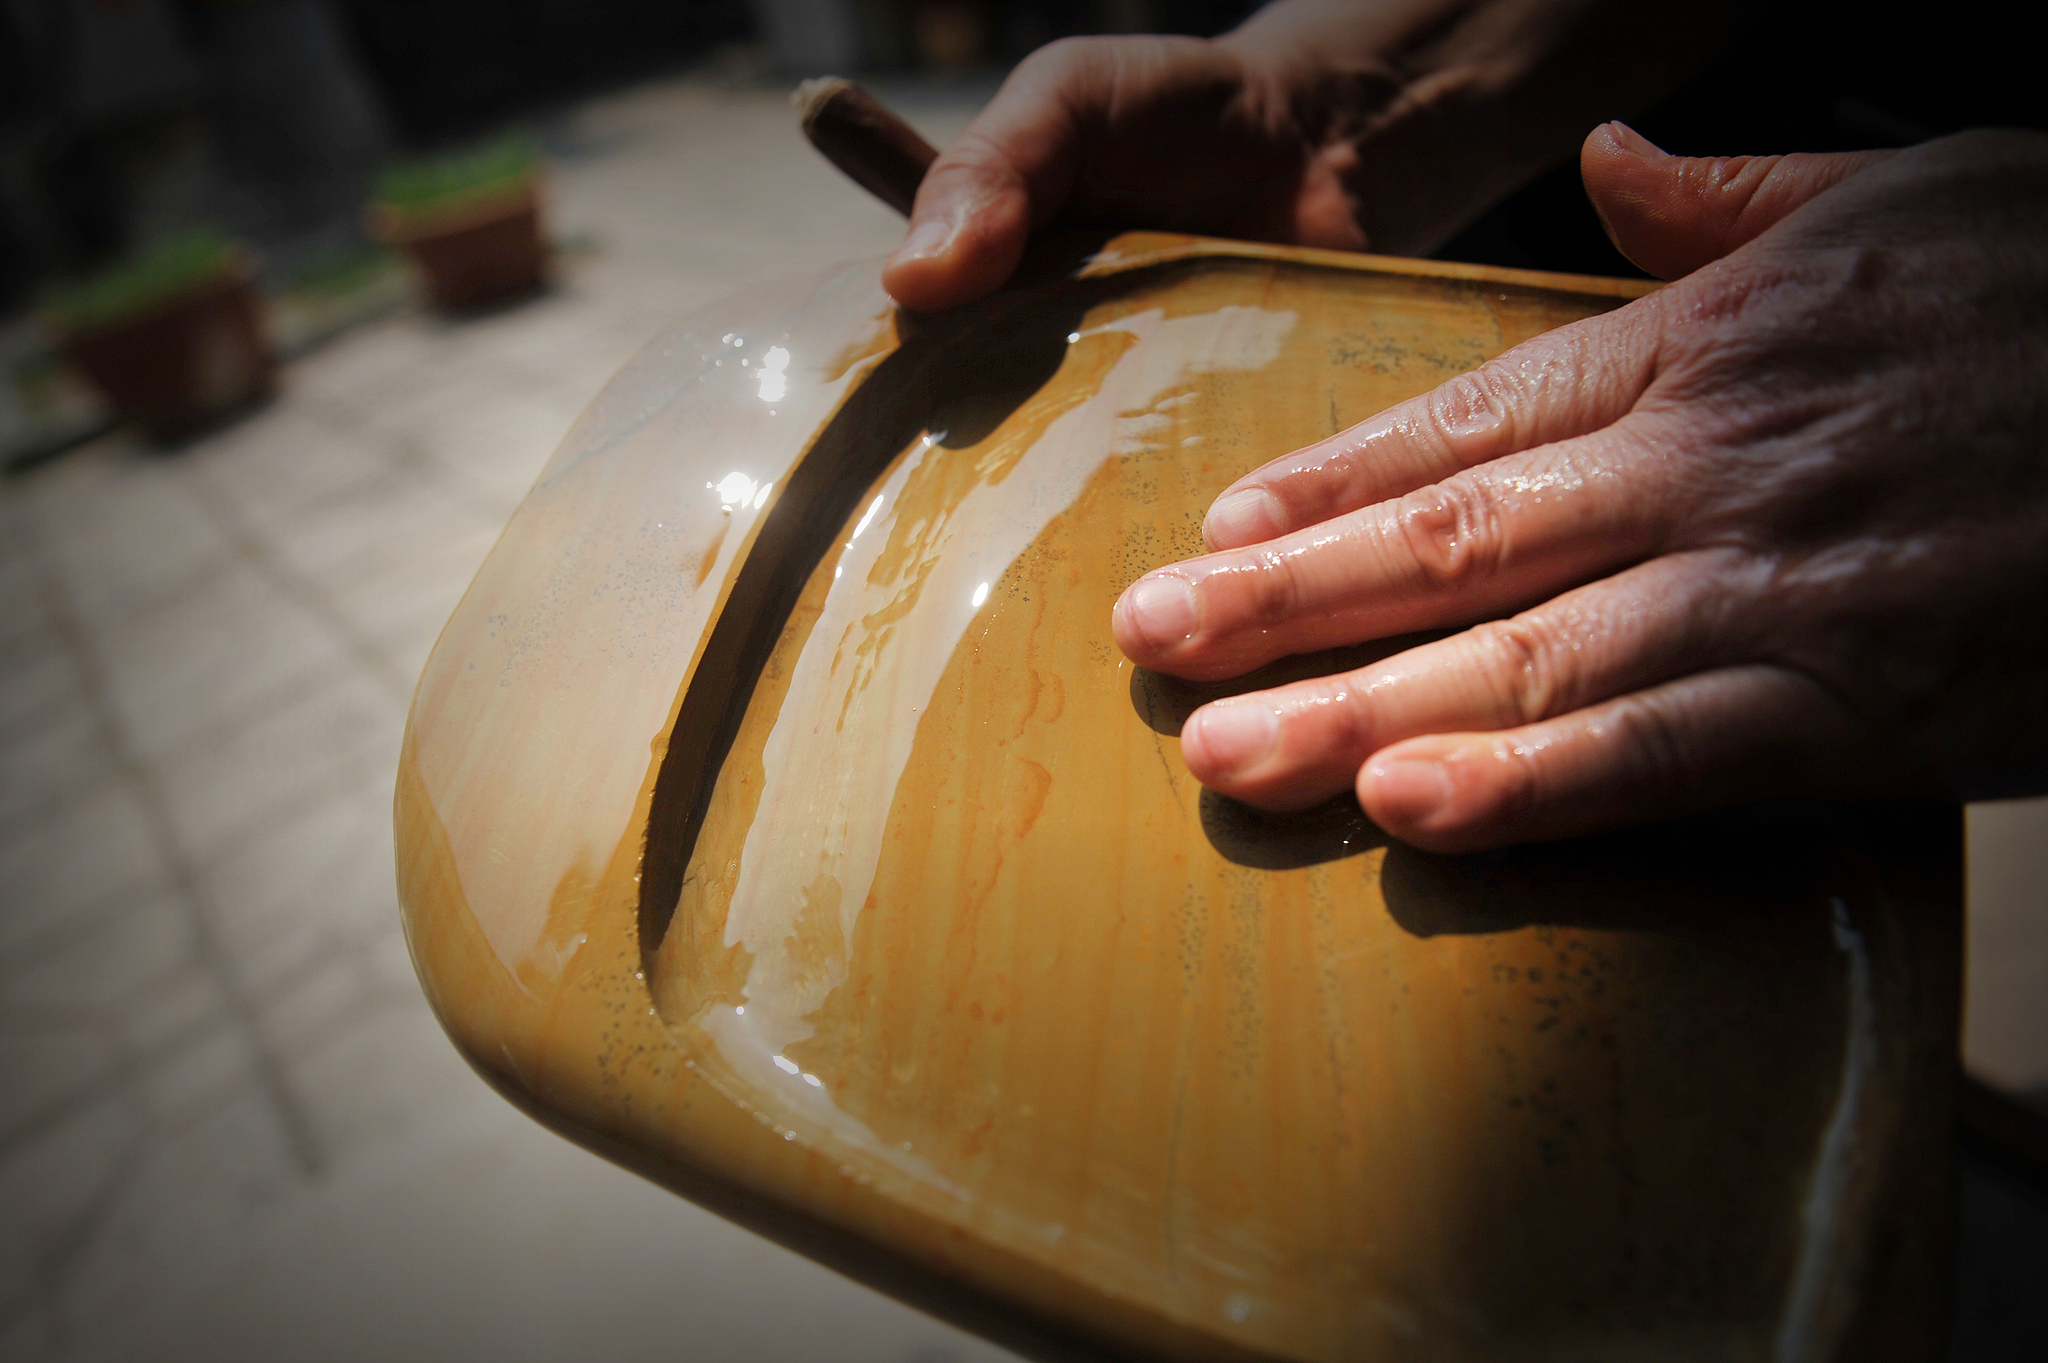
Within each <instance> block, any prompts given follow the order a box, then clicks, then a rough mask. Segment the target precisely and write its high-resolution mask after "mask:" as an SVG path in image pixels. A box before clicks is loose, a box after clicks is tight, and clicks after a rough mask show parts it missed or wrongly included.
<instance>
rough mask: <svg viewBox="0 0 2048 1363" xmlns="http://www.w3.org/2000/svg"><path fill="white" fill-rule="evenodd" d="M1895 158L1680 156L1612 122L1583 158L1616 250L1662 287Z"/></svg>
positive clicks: (1867, 154) (1590, 141) (1582, 168)
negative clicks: (1663, 281) (1862, 172)
mask: <svg viewBox="0 0 2048 1363" xmlns="http://www.w3.org/2000/svg"><path fill="white" fill-rule="evenodd" d="M1892 155H1894V153H1892V152H1889V151H1852V152H1835V153H1795V154H1793V155H1790V156H1691V157H1688V156H1672V155H1670V154H1669V153H1667V152H1664V151H1662V150H1660V149H1659V148H1658V147H1656V146H1655V145H1654V144H1652V143H1651V142H1650V141H1649V140H1648V139H1647V138H1645V137H1643V136H1642V135H1641V134H1640V133H1637V132H1636V131H1635V130H1634V129H1632V128H1630V127H1628V126H1627V125H1626V124H1623V123H1603V124H1601V125H1600V126H1599V127H1597V128H1595V129H1593V131H1592V133H1591V134H1590V135H1589V136H1588V137H1587V138H1586V143H1585V145H1584V146H1583V147H1582V148H1580V150H1579V173H1580V174H1581V175H1582V176H1583V177H1584V178H1585V181H1586V195H1587V197H1588V198H1590V199H1592V201H1593V211H1594V212H1596V213H1598V214H1599V215H1600V221H1601V223H1602V224H1603V225H1604V226H1605V227H1606V228H1607V235H1608V237H1609V238H1610V239H1612V241H1613V242H1614V245H1615V248H1616V249H1617V250H1619V251H1620V252H1621V253H1622V254H1623V255H1625V256H1627V257H1628V258H1629V259H1630V260H1632V261H1634V262H1635V263H1636V264H1637V265H1639V266H1641V267H1642V268H1643V269H1645V270H1647V271H1649V272H1650V273H1651V274H1653V275H1655V276H1657V277H1658V278H1659V279H1676V278H1678V277H1679V276H1680V275H1684V274H1690V273H1692V272H1693V271H1694V270H1697V269H1698V268H1699V267H1700V266H1702V265H1705V264H1708V263H1709V262H1711V261H1716V260H1719V259H1720V258H1721V257H1722V256H1725V255H1727V254H1728V253H1729V252H1730V251H1733V250H1734V249H1735V248H1736V247H1738V246H1741V245H1743V244H1744V243H1745V242H1748V241H1750V240H1752V239H1753V238H1755V237H1757V236H1760V235H1761V234H1762V233H1763V232H1764V231H1765V230H1766V229H1768V228H1769V227H1771V226H1772V225H1773V224H1775V223H1777V222H1778V221H1779V220H1780V219H1782V218H1784V217H1785V216H1786V215H1788V214H1789V213H1791V212H1792V211H1793V210H1794V209H1796V208H1798V207H1799V206H1800V205H1801V204H1804V203H1805V202H1806V201H1807V200H1809V199H1812V198H1814V197H1816V196H1818V195H1820V194H1822V193H1824V192H1826V191H1827V190H1829V189H1831V188H1833V187H1834V186H1835V185H1838V184H1840V183H1841V182H1842V181H1843V180H1846V179H1848V178H1849V177H1850V176H1851V175H1854V174H1855V173H1856V172H1858V171H1860V170H1862V169H1864V168H1865V167H1867V166H1873V165H1876V164H1877V163H1878V162H1880V161H1883V160H1886V159H1888V158H1889V157H1891V156H1892Z"/></svg>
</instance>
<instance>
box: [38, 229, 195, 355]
mask: <svg viewBox="0 0 2048 1363" xmlns="http://www.w3.org/2000/svg"><path fill="white" fill-rule="evenodd" d="M235 254H236V253H235V244H234V243H233V242H232V241H230V240H228V239H227V238H226V237H224V236H222V235H221V234H220V233H218V232H214V231H211V230H209V229H206V228H194V229H193V230H191V231H188V232H181V233H179V234H178V235H176V236H172V237H166V238H164V239H162V240H161V241H158V242H157V243H155V244H154V245H152V246H149V247H147V248H145V249H144V250H142V251H139V252H137V253H136V254H135V255H132V256H130V257H129V258H128V259H126V260H123V261H121V262H120V263H118V264H116V265H113V266H110V267H108V268H107V269H104V270H102V271H100V272H99V273H98V274H95V275H92V276H91V277H89V278H86V279H82V280H79V281H77V282H76V283H73V284H69V285H63V286H60V287H59V288H57V289H55V290H54V291H52V292H51V294H50V295H49V297H48V298H47V299H46V300H45V301H44V303H43V314H44V316H45V317H47V318H48V319H49V320H50V321H51V322H52V323H53V324H55V326H56V327H57V328H58V329H59V330H61V331H64V332H67V333H73V334H75V333H78V332H83V331H90V330H92V329H93V328H95V327H101V326H105V325H107V324H108V323H110V322H118V321H121V320H123V319H125V318H129V317H136V316H140V315H142V314H143V313H147V312H150V311H152V310H153V309H155V308H157V307H159V306H161V305H162V304H164V303H166V302H168V301H169V300H171V299H173V298H176V297H177V296H178V295H180V294H183V293H188V292H190V291H191V290H192V289H193V288H194V287H195V286H197V285H200V284H204V283H207V282H208V281H210V280H213V279H216V278H218V277H220V276H221V275H222V274H224V273H226V271H227V270H228V269H229V268H230V266H231V265H232V264H233V262H234V260H235Z"/></svg>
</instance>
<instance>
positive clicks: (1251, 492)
mask: <svg viewBox="0 0 2048 1363" xmlns="http://www.w3.org/2000/svg"><path fill="white" fill-rule="evenodd" d="M1280 524H1281V521H1280V503H1279V500H1278V499H1277V498H1275V497H1274V496H1273V494H1272V493H1270V492H1267V491H1266V490H1265V489H1264V488H1256V487H1248V488H1245V489H1244V490H1243V491H1241V492H1230V493H1226V494H1224V495H1223V496H1221V497H1218V498H1217V499H1216V504H1215V505H1214V506H1212V507H1210V508H1209V515H1208V518H1207V523H1206V524H1205V525H1204V526H1203V527H1202V528H1203V530H1204V532H1205V533H1206V534H1207V535H1208V537H1209V542H1210V543H1211V544H1226V545H1231V546H1233V547H1234V546H1237V545H1240V544H1257V543H1258V542H1259V541H1261V540H1269V539H1271V538H1273V536H1275V535H1277V534H1279V533H1280Z"/></svg>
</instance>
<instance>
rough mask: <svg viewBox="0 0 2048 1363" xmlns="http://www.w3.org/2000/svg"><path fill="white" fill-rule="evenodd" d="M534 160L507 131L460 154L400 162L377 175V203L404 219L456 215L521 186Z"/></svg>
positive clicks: (522, 137)
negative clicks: (456, 212) (455, 212)
mask: <svg viewBox="0 0 2048 1363" xmlns="http://www.w3.org/2000/svg"><path fill="white" fill-rule="evenodd" d="M539 159H540V154H539V149H538V148H537V147H535V145H534V142H533V139H532V138H531V137H529V136H527V135H526V134H524V133H507V134H505V135H504V136H502V137H497V138H494V139H492V140H491V141H489V142H485V143H483V144H481V145H479V146H474V147H469V148H466V149H464V150H461V151H455V152H449V153H445V154H443V155H439V156H428V157H420V158H416V159H414V160H409V161H400V162H398V163H396V164H394V165H392V166H389V167H387V168H386V169H385V171H384V173H383V174H382V175H380V176H379V177H378V179H377V202H378V203H380V204H381V205H383V206H384V207H385V208H386V209H387V210H389V211H391V212H394V213H397V214H400V215H403V216H406V217H424V216H429V215H433V214H438V213H446V212H452V211H456V210H459V209H462V208H466V207H468V206H469V205H471V204H473V203H477V202H480V201H482V200H485V199H489V198H492V197H495V196H497V195H499V194H503V193H504V192H505V191H507V190H509V189H513V188H515V187H517V186H519V185H521V184H523V183H525V182H526V181H527V180H528V179H530V178H531V177H532V175H533V170H534V166H535V165H536V164H537V163H538V161H539Z"/></svg>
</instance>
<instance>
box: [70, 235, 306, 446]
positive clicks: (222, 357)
mask: <svg viewBox="0 0 2048 1363" xmlns="http://www.w3.org/2000/svg"><path fill="white" fill-rule="evenodd" d="M255 281H256V269H255V262H254V261H253V260H252V259H251V257H250V255H249V253H248V252H247V251H246V250H244V249H243V248H241V247H240V246H238V245H236V244H235V243H234V242H231V241H229V240H228V239H227V238H225V237H223V236H221V235H219V234H218V233H215V232H210V231H205V230H194V231H190V232H185V233H182V234H180V235H177V236H173V237H169V238H166V239H164V240H162V241H159V242H158V243H156V244H155V245H154V246H152V247H150V248H148V249H146V250H144V251H141V252H139V253H138V254H136V255H135V256H133V257H131V258H130V259H128V260H126V261H124V262H122V263H121V264H118V265H116V266H114V267H112V268H110V269H108V270H105V271H102V272H101V273H100V274H98V275H96V276H94V277H92V278H90V279H86V280H83V281H81V282H79V283H77V284H74V285H71V286H69V287H67V288H63V289H60V290H59V291H57V292H56V293H54V294H53V295H52V296H51V297H50V298H49V299H48V301H47V302H46V303H45V305H44V307H43V314H42V322H43V326H44V328H45V329H46V330H47V331H48V332H49V333H50V334H51V338H52V340H53V341H54V342H55V344H56V346H57V349H58V351H59V352H60V353H61V354H62V355H63V356H64V357H65V358H66V359H67V360H69V361H70V362H71V363H72V364H73V365H75V366H77V368H78V369H80V370H81V371H83V372H84V374H85V376H86V377H87V378H88V379H89V380H91V382H92V384H93V386H95V387H96V388H98V389H99V390H100V391H101V393H103V394H104V395H105V396H106V399H107V402H108V405H109V406H111V407H112V408H113V409H114V410H115V411H116V412H118V413H119V414H120V415H121V416H122V417H124V418H126V419H127V420H129V421H132V422H134V423H135V424H136V425H137V426H139V427H141V428H142V429H143V430H144V431H145V432H147V433H148V434H149V435H150V436H151V437H152V438H154V439H156V440H159V441H166V442H167V441H172V440H177V439H179V438H180V437H183V436H186V435H190V434H191V433H193V432H194V431H197V430H199V429H200V428H202V427H204V426H207V425H209V424H211V423H212V422H214V421H217V420H219V419H220V418H222V417H224V416H226V415H227V414H228V413H230V412H233V411H235V410H237V409H238V408H241V407H244V406H247V405H248V404H250V403H252V402H255V401H257V400H258V399H261V398H264V397H267V396H269V395H270V394H271V393H272V392H273V391H274V390H275V388H276V385H277V353H276V350H275V348H274V347H273V346H272V345H271V342H270V335H269V331H268V329H267V327H266V326H265V323H264V317H263V309H262V306H261V303H260V301H259V300H258V298H257V296H256V288H255Z"/></svg>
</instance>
